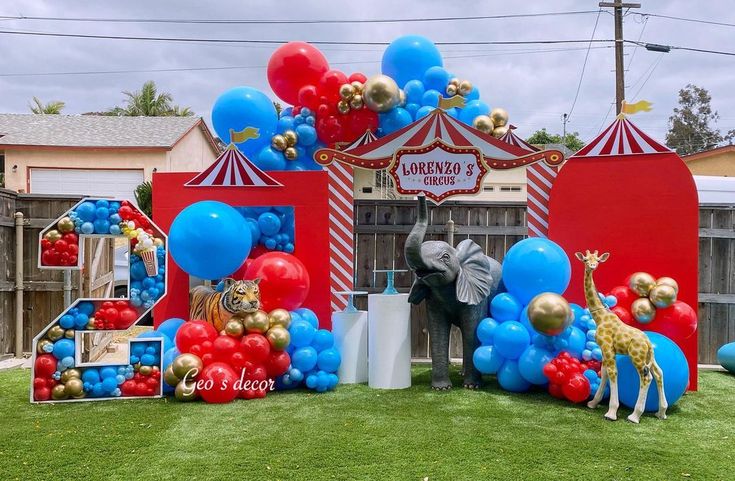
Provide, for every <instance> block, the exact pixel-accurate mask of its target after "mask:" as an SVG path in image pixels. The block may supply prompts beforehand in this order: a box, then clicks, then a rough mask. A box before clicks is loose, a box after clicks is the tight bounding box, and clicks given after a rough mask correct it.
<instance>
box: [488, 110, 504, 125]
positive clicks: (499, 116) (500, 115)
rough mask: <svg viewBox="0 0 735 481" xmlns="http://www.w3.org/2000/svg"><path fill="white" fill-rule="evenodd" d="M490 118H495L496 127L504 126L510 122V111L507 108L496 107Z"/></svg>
mask: <svg viewBox="0 0 735 481" xmlns="http://www.w3.org/2000/svg"><path fill="white" fill-rule="evenodd" d="M490 118H491V119H493V123H494V124H495V126H496V127H502V126H504V125H505V124H507V123H508V112H506V111H505V109H501V108H500V107H496V108H494V109H493V110H492V111H491V112H490Z"/></svg>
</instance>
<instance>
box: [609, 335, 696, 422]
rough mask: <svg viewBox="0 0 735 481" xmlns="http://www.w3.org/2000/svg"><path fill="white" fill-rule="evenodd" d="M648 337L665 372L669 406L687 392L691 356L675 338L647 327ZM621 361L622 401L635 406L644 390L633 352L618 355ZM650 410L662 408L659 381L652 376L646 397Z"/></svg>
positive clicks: (620, 384)
mask: <svg viewBox="0 0 735 481" xmlns="http://www.w3.org/2000/svg"><path fill="white" fill-rule="evenodd" d="M646 335H647V336H648V339H650V340H651V344H653V354H654V356H655V358H656V363H657V364H658V365H659V367H660V368H661V370H662V371H663V373H664V394H666V401H667V402H668V404H669V406H673V405H674V403H675V402H676V401H678V400H679V398H680V397H681V396H682V395H683V394H684V392H686V390H687V386H688V385H689V364H687V358H686V356H685V355H684V353H683V352H682V350H681V349H680V348H679V346H677V345H676V343H675V342H674V341H672V340H671V339H669V338H668V337H666V336H664V335H663V334H659V333H657V332H650V331H646ZM616 361H617V364H618V392H619V396H620V402H621V403H622V404H624V405H625V406H627V407H629V408H631V409H632V408H633V407H634V406H635V402H636V400H637V399H638V391H639V390H640V382H639V378H638V371H636V370H635V368H634V367H633V363H632V362H631V361H630V357H629V356H623V355H617V356H616ZM645 410H646V411H647V412H653V411H657V410H658V389H657V388H656V381H655V380H652V381H651V385H650V386H649V387H648V397H647V398H646V408H645Z"/></svg>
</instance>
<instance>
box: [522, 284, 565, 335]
mask: <svg viewBox="0 0 735 481" xmlns="http://www.w3.org/2000/svg"><path fill="white" fill-rule="evenodd" d="M528 319H530V321H531V325H533V327H534V329H536V330H537V331H538V332H540V333H541V334H546V335H547V336H556V335H558V334H561V333H562V332H564V330H565V329H566V328H567V327H569V325H570V324H571V323H572V321H573V320H574V318H573V316H572V308H571V307H570V306H569V303H568V302H567V300H566V299H564V298H563V297H562V296H560V295H559V294H554V293H553V292H544V293H543V294H539V295H537V296H536V297H534V298H533V299H531V302H530V303H529V304H528Z"/></svg>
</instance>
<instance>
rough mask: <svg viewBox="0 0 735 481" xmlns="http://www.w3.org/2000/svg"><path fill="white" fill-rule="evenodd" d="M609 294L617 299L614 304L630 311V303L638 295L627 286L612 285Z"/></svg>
mask: <svg viewBox="0 0 735 481" xmlns="http://www.w3.org/2000/svg"><path fill="white" fill-rule="evenodd" d="M610 295H611V296H615V298H616V299H617V300H618V302H617V304H615V305H616V306H620V307H623V308H625V310H627V311H630V305H631V304H633V301H635V300H636V299H638V298H639V297H640V296H639V295H638V294H636V293H635V292H633V291H632V290H630V288H629V287H628V286H617V287H613V288H612V289H611V290H610Z"/></svg>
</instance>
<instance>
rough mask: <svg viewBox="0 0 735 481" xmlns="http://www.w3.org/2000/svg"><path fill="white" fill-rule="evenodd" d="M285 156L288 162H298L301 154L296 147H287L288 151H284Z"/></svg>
mask: <svg viewBox="0 0 735 481" xmlns="http://www.w3.org/2000/svg"><path fill="white" fill-rule="evenodd" d="M283 156H284V157H286V158H287V159H288V160H296V157H298V156H299V152H298V151H297V150H296V147H286V150H284V151H283Z"/></svg>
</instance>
